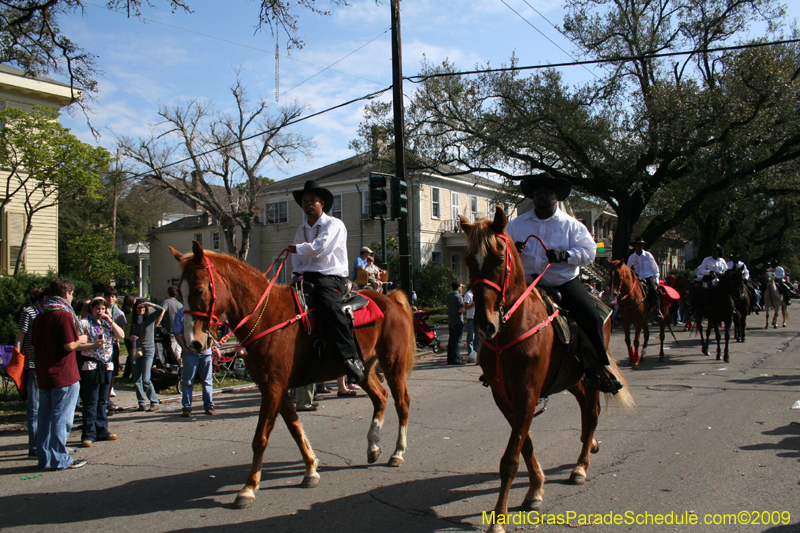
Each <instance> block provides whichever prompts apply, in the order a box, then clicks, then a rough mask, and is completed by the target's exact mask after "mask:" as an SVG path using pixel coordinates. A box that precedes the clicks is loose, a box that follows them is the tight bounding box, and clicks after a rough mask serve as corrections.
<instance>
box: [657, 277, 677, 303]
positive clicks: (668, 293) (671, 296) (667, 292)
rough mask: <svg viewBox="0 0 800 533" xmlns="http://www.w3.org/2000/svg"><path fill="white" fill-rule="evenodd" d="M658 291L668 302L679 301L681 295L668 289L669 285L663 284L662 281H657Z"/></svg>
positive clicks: (670, 288)
mask: <svg viewBox="0 0 800 533" xmlns="http://www.w3.org/2000/svg"><path fill="white" fill-rule="evenodd" d="M658 285H659V290H660V291H661V294H662V295H665V296H667V297H669V299H670V300H680V299H681V293H679V292H678V291H676V290H675V289H673V288H672V287H670V286H669V285H667V284H665V283H664V281H663V280H662V281H659V282H658Z"/></svg>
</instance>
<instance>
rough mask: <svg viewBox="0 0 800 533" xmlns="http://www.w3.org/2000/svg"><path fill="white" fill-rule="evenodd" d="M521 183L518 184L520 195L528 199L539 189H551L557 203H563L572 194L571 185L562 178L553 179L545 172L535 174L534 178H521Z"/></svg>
mask: <svg viewBox="0 0 800 533" xmlns="http://www.w3.org/2000/svg"><path fill="white" fill-rule="evenodd" d="M521 179H522V182H521V183H520V184H519V187H520V189H522V194H524V195H525V196H526V197H528V198H533V193H534V192H535V191H536V189H538V188H539V187H547V188H549V189H553V190H554V191H555V193H556V196H557V197H558V201H559V202H563V201H564V200H566V199H567V196H569V193H570V192H572V184H571V183H570V182H569V181H567V180H565V179H564V178H554V177H553V176H551V175H550V174H548V173H547V172H542V173H541V174H536V175H535V176H527V177H524V178H521Z"/></svg>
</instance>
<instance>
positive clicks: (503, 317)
mask: <svg viewBox="0 0 800 533" xmlns="http://www.w3.org/2000/svg"><path fill="white" fill-rule="evenodd" d="M495 236H496V237H497V238H498V239H502V240H503V241H504V242H505V244H506V249H505V263H506V269H505V272H504V276H503V286H502V287H501V286H500V285H498V284H497V283H495V282H494V281H492V280H489V279H485V278H481V279H477V280H475V281H474V282H472V285H473V286H475V285H479V284H484V285H488V286H489V287H491V288H493V289H495V290H497V291H498V292H500V306H499V310H500V322H501V324H505V323H506V322H507V321H508V320H509V319H510V318H511V315H513V314H514V311H516V310H517V309H519V307H520V306H521V305H522V302H524V301H525V299H526V298H527V297H528V295H529V294H530V293H531V291H533V288H534V287H536V285H537V284H538V283H539V280H541V279H542V276H544V273H545V272H547V269H548V268H550V264H549V263H548V264H547V266H546V267H545V269H544V270H543V271H542V273H541V274H539V276H538V277H537V278H536V279H535V280H533V283H531V284H530V285H528V288H527V289H525V292H523V293H522V295H521V296H520V297H519V298H517V301H516V302H514V305H512V306H511V309H509V311H508V313H506V314H503V305H504V304H505V302H506V292H507V291H508V284H509V279H510V278H511V264H512V262H513V259H514V256H513V255H512V253H511V241H510V240H509V238H508V237H507V236H506V235H505V234H504V233H495ZM531 237H534V238H535V239H536V240H538V241H539V243H540V244H541V245H542V247H543V248H544V249H545V251H547V246H545V244H544V242H543V241H542V239H540V238H539V236H538V235H529V236H528V238H527V239H525V244H527V243H528V240H530V238H531ZM558 313H559V309H556V310H555V311H554V312H553V314H552V315H550V316H548V317H547V318H546V319H545V320H543V321H541V322H539V323H538V324H536V325H535V326H533V327H532V328H531V329H529V330H528V331H526V332H525V333H523V334H522V335H520V336H519V337H517V338H516V339H514V340H513V341H511V342H508V343H506V344H504V345H502V346H500V345H499V344H498V343H497V341H490V340H486V339H484V340H483V343H484V344H485V345H486V346H487V347H489V348H491V349H492V350H494V351H495V353H497V368H496V371H495V375H496V376H495V380H496V381H497V386H498V388H499V389H500V392H501V393H502V394H503V397H505V399H506V401H507V402H508V404H509V405H511V399H510V398H509V397H508V391H507V390H506V385H505V379H504V378H503V364H502V357H501V356H502V354H503V352H504V351H505V350H508V349H509V348H511V347H513V346H516V345H517V344H519V343H521V342H522V341H524V340H525V339H527V338H528V337H531V336H532V335H534V334H535V333H537V332H539V331H541V330H542V329H544V328H545V327H547V325H548V324H550V323H551V322H552V321H553V320H555V318H556V317H557V316H558ZM540 413H541V411H540Z"/></svg>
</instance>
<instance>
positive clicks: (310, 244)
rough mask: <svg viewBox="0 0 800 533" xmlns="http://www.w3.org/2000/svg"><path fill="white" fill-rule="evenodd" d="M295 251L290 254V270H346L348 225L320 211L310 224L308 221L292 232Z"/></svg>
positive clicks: (340, 272) (342, 273) (341, 273)
mask: <svg viewBox="0 0 800 533" xmlns="http://www.w3.org/2000/svg"><path fill="white" fill-rule="evenodd" d="M294 244H295V245H296V246H297V253H296V254H294V255H292V266H293V269H292V272H293V273H294V274H300V273H302V272H319V273H320V274H325V275H327V276H343V277H347V276H348V274H349V270H348V266H347V265H348V261H347V228H345V226H344V222H342V221H341V220H339V219H338V218H336V217H332V216H329V215H326V214H325V213H322V216H321V217H319V219H318V220H317V222H316V223H315V224H314V225H313V226H309V225H308V221H306V222H303V224H302V225H301V226H300V227H299V228H297V233H296V234H295V236H294Z"/></svg>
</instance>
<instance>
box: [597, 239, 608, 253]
mask: <svg viewBox="0 0 800 533" xmlns="http://www.w3.org/2000/svg"><path fill="white" fill-rule="evenodd" d="M605 251H606V243H604V242H603V241H600V242H598V243H597V253H598V254H602V253H603V252H605Z"/></svg>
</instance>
